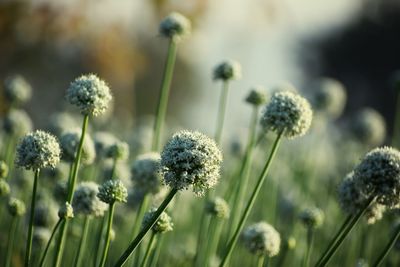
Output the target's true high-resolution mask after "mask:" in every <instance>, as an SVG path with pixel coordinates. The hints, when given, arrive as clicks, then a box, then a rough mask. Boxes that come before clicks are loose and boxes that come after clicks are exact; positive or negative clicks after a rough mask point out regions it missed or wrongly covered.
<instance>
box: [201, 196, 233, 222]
mask: <svg viewBox="0 0 400 267" xmlns="http://www.w3.org/2000/svg"><path fill="white" fill-rule="evenodd" d="M206 211H207V212H208V213H210V214H211V215H213V216H216V217H218V218H221V219H228V218H229V214H230V211H231V210H230V208H229V205H228V203H226V201H225V200H224V199H223V198H220V197H216V198H215V199H213V200H210V201H208V202H207V204H206Z"/></svg>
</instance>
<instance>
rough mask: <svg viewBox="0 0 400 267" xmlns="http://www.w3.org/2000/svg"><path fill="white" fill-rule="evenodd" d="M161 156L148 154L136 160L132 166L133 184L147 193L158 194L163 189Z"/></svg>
mask: <svg viewBox="0 0 400 267" xmlns="http://www.w3.org/2000/svg"><path fill="white" fill-rule="evenodd" d="M160 159H161V158H160V154H159V153H154V152H151V153H146V154H143V155H140V156H138V157H137V158H136V160H135V161H134V162H133V165H132V169H131V172H132V182H133V183H134V186H135V187H137V188H140V190H141V191H143V192H145V193H152V194H156V193H158V192H159V191H160V187H161V172H160Z"/></svg>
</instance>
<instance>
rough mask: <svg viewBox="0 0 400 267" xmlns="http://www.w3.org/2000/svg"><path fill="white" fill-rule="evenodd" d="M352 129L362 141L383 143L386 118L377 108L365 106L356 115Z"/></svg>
mask: <svg viewBox="0 0 400 267" xmlns="http://www.w3.org/2000/svg"><path fill="white" fill-rule="evenodd" d="M351 130H352V133H353V135H354V137H355V138H357V140H359V141H360V142H361V143H363V144H366V145H370V146H377V145H380V144H382V143H383V141H384V140H385V137H386V123H385V119H384V118H383V117H382V115H381V114H379V113H378V112H377V111H376V110H374V109H372V108H365V109H363V110H362V111H360V112H359V113H358V114H357V115H356V116H355V118H354V120H353V121H352V124H351Z"/></svg>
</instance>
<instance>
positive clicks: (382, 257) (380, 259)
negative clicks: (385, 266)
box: [373, 225, 400, 267]
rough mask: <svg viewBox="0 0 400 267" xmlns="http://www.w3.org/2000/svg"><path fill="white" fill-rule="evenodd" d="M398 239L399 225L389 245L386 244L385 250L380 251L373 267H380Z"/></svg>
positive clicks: (399, 234)
mask: <svg viewBox="0 0 400 267" xmlns="http://www.w3.org/2000/svg"><path fill="white" fill-rule="evenodd" d="M399 237H400V225H398V226H397V228H396V231H395V233H394V235H393V236H392V238H391V239H390V241H389V243H387V244H386V246H385V248H384V249H383V250H382V252H381V254H380V255H379V257H378V259H377V260H376V261H375V263H374V265H373V266H374V267H378V266H381V264H382V263H383V261H384V260H385V258H386V257H387V255H388V254H389V252H390V250H391V249H392V248H393V246H394V244H396V241H397V239H399Z"/></svg>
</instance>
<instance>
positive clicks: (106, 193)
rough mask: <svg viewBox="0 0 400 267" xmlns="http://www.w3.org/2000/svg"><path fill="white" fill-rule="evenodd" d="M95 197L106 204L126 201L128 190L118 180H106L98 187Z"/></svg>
mask: <svg viewBox="0 0 400 267" xmlns="http://www.w3.org/2000/svg"><path fill="white" fill-rule="evenodd" d="M97 197H98V198H99V199H100V200H101V201H103V202H105V203H107V204H112V203H114V202H126V200H127V198H128V190H126V187H125V186H124V184H123V183H122V182H121V181H120V180H108V181H106V182H105V183H104V184H102V185H101V186H100V187H99V192H98V193H97Z"/></svg>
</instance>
